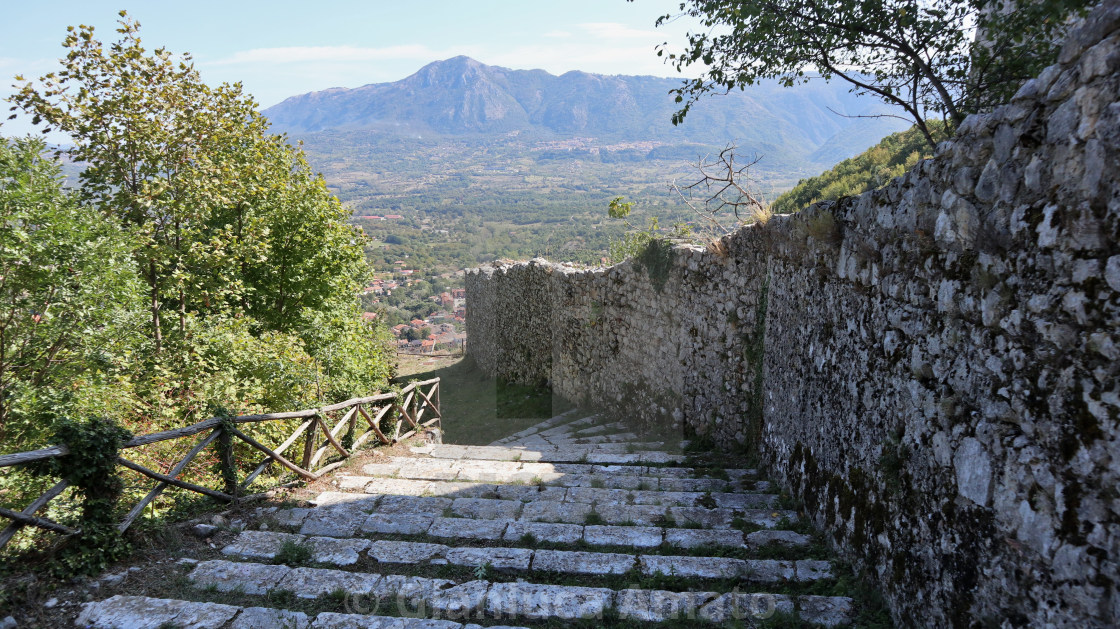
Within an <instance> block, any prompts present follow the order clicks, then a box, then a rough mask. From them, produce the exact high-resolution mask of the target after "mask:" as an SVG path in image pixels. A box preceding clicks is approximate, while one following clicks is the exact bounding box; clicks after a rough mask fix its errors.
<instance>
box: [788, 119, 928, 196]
mask: <svg viewBox="0 0 1120 629" xmlns="http://www.w3.org/2000/svg"><path fill="white" fill-rule="evenodd" d="M928 128H929V130H930V131H931V132H932V133H933V134H934V137H935V138H939V137H944V135H945V125H944V124H943V123H941V122H939V121H936V120H931V121H930V122H929V125H928ZM932 154H933V151H932V150H931V149H930V146H929V144H928V143H927V142H926V140H925V135H924V134H923V133H922V132H921V131H920V130H919V129H918V128H917V127H913V128H911V129H909V130H907V131H901V132H899V133H892V134H891V135H888V136H887V137H885V138H883V140H882V141H880V142H879V143H878V144H876V145H875V146H873V147H871V148H869V149H867V150H866V151H864V152H863V153H860V154H859V155H857V156H855V157H852V158H849V159H846V160H844V161H842V162H840V163H839V164H837V165H835V166H833V167H832V168H831V169H829V170H827V171H825V172H823V173H821V174H820V175H817V176H816V177H810V178H808V179H802V180H801V181H798V182H797V185H796V186H794V187H793V189H792V190H789V191H788V192H786V193H785V194H783V195H782V196H780V197H778V198H777V199H775V200H774V203H772V204H771V206H770V208H771V210H772V211H773V212H774V213H776V214H789V213H792V212H797V211H798V210H801V209H803V208H805V207H807V206H809V205H810V204H812V203H816V202H817V201H834V200H836V199H839V198H840V197H845V196H851V195H856V194H860V193H862V192H866V191H868V190H874V189H875V188H879V187H881V186H883V185H886V183H887V182H888V181H890V180H891V179H893V178H895V177H898V176H899V175H902V174H904V173H905V172H906V171H908V170H910V168H912V167H913V166H914V165H915V164H917V163H918V161H919V160H921V159H924V158H927V157H930V156H931V155H932Z"/></svg>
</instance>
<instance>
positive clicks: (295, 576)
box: [273, 566, 381, 598]
mask: <svg viewBox="0 0 1120 629" xmlns="http://www.w3.org/2000/svg"><path fill="white" fill-rule="evenodd" d="M273 567H276V566H273ZM380 580H381V576H380V575H376V574H365V573H361V572H343V571H341V570H326V569H323V568H293V569H292V570H291V571H289V572H288V574H287V575H285V576H284V578H283V579H281V580H280V582H279V583H278V584H277V585H276V589H280V590H291V591H292V592H293V593H295V595H296V596H298V597H299V598H318V597H320V596H322V595H324V594H330V593H331V592H335V591H339V590H341V591H343V592H346V593H347V594H349V595H351V596H358V595H365V596H368V595H369V594H370V592H371V591H372V590H373V588H374V587H375V586H376V585H377V583H378V581H380Z"/></svg>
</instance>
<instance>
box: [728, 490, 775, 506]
mask: <svg viewBox="0 0 1120 629" xmlns="http://www.w3.org/2000/svg"><path fill="white" fill-rule="evenodd" d="M712 500H713V501H715V504H716V506H717V507H720V508H723V509H770V508H772V507H773V506H774V504H775V503H776V502H777V501H778V497H777V496H776V495H774V494H728V493H723V494H712Z"/></svg>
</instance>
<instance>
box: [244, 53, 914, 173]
mask: <svg viewBox="0 0 1120 629" xmlns="http://www.w3.org/2000/svg"><path fill="white" fill-rule="evenodd" d="M679 85H680V81H679V80H676V79H666V78H657V77H651V76H605V75H600V74H589V73H586V72H567V73H565V74H562V75H560V76H555V75H552V74H549V73H548V72H545V71H543V70H511V69H508V68H502V67H498V66H490V65H486V64H483V63H480V62H478V61H476V60H474V59H471V58H469V57H464V56H460V57H454V58H452V59H448V60H445V61H437V62H434V63H430V64H428V65H426V66H424V67H423V68H421V69H420V70H419V71H418V72H416V73H415V74H413V75H412V76H409V77H407V78H405V79H402V80H400V81H395V82H392V83H376V84H371V85H365V86H362V87H358V88H353V89H347V88H333V89H328V90H324V91H320V92H311V93H308V94H302V95H299V96H293V97H291V98H289V99H287V100H285V101H283V102H281V103H279V104H277V105H275V106H273V107H270V108H268V109H266V110H265V111H264V114H265V116H267V117H268V118H269V119H270V120H271V121H272V123H273V125H274V127H275V128H276V129H277V130H280V131H286V132H288V133H289V134H291V135H293V136H296V137H307V136H309V135H310V134H315V133H318V132H324V131H332V132H346V131H356V130H362V131H366V132H369V131H374V132H377V133H379V134H384V135H385V136H401V137H408V136H412V137H415V136H426V135H428V136H430V135H438V136H447V137H476V138H477V137H480V136H495V135H503V134H510V133H514V132H516V133H526V134H530V135H531V136H532V137H538V138H557V139H559V138H574V137H584V138H586V137H593V138H596V139H597V140H601V141H603V142H622V141H630V142H633V141H642V142H654V143H657V144H658V145H664V146H665V147H670V148H668V149H666V148H662V149H661V154H671V153H672V152H673V151H672V149H671V147H674V146H676V147H687V146H688V145H707V146H723V145H725V144H726V143H728V142H734V143H735V144H737V145H738V147H739V150H740V152H742V153H745V154H758V155H763V156H765V159H766V160H767V162H768V166H770V167H772V168H783V167H785V168H796V169H798V170H801V169H803V168H805V167H806V166H810V167H814V166H820V167H821V168H823V167H827V166H830V165H831V164H832V163H835V161H838V160H839V159H843V158H845V157H850V156H852V155H856V154H858V153H859V152H860V151H862V150H863V149H865V148H867V147H869V146H871V145H873V144H875V143H876V142H877V141H878V140H879V139H880V138H882V137H883V136H884V135H886V134H888V133H891V132H894V131H898V130H900V129H902V128H904V127H905V126H906V125H904V124H903V123H901V121H899V120H897V119H892V118H860V117H857V116H865V115H869V114H875V113H882V111H883V109H882V105H881V104H880V103H879V102H878V101H876V100H873V99H870V98H867V97H860V96H856V95H854V94H852V93H850V92H849V91H848V90H847V86H846V84H841V83H832V84H828V83H824V82H821V81H815V82H811V83H808V84H804V85H800V86H796V87H792V88H784V87H781V86H780V85H778V84H777V83H776V82H772V81H771V82H763V83H760V84H758V85H754V86H750V87H748V88H747V89H745V90H743V91H735V92H731V93H729V94H725V95H719V96H713V97H707V98H704V99H702V100H701V101H700V102H699V103H697V104H696V105H694V106H693V108H692V110H691V111H690V112H689V115H688V118H687V119H686V120H685V122H684V124H682V125H679V126H675V127H674V126H673V125H672V124H671V123H670V118H671V116H672V114H673V112H674V111H676V109H677V107H678V105H677V103H675V102H674V99H673V97H672V96H671V95H670V94H669V91H670V90H671V89H673V88H675V87H678V86H679ZM682 150H684V149H682ZM684 152H686V153H687V152H688V151H687V150H684ZM692 158H693V159H695V154H693V155H692ZM810 169H811V168H810Z"/></svg>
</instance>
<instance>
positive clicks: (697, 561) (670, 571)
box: [638, 555, 746, 579]
mask: <svg viewBox="0 0 1120 629" xmlns="http://www.w3.org/2000/svg"><path fill="white" fill-rule="evenodd" d="M638 563H639V566H640V568H641V571H642V574H644V575H647V576H652V575H655V574H658V573H660V574H663V575H665V576H669V577H685V578H696V579H735V578H738V577H739V576H741V575H742V574H743V573H744V569H745V568H746V562H745V561H743V560H742V559H732V558H729V557H681V556H672V555H644V556H642V557H641V558H639V561H638Z"/></svg>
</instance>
